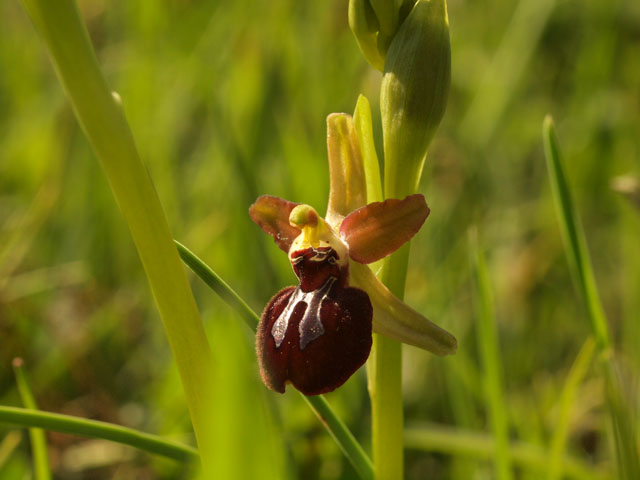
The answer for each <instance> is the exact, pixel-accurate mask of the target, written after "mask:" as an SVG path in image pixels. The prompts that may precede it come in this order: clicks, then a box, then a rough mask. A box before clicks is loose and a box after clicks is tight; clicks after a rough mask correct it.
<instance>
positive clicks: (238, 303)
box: [175, 241, 373, 479]
mask: <svg viewBox="0 0 640 480" xmlns="http://www.w3.org/2000/svg"><path fill="white" fill-rule="evenodd" d="M175 244H176V246H177V248H178V252H179V253H180V257H182V260H183V261H184V263H185V264H186V265H187V266H188V267H189V268H190V269H191V270H192V271H193V273H195V274H196V275H197V276H198V277H200V279H201V280H202V281H203V282H204V283H205V284H207V285H208V286H209V287H211V289H212V290H213V291H214V292H215V293H216V294H217V295H218V296H219V297H220V298H221V299H222V300H224V301H225V302H226V303H227V304H228V305H229V306H230V307H232V308H233V309H235V310H236V311H237V312H238V313H239V314H240V316H241V317H242V318H243V320H244V321H245V323H246V324H247V325H248V326H249V328H251V330H253V331H254V332H255V330H256V327H257V325H258V322H259V321H260V317H259V316H258V314H257V313H256V312H255V311H254V310H253V309H251V307H249V305H247V303H246V302H245V301H244V300H243V299H242V297H240V295H238V294H237V293H236V292H235V291H234V290H233V289H232V288H231V287H230V286H229V284H227V283H226V282H225V281H224V280H222V278H220V276H219V275H218V274H217V273H215V272H214V271H213V269H212V268H211V267H209V266H208V265H207V264H206V263H204V262H203V261H202V260H201V259H200V258H199V257H198V256H196V254H194V253H193V252H192V251H191V250H189V249H188V248H187V247H185V246H184V245H182V244H181V243H180V242H178V241H175ZM300 395H301V396H302V397H303V398H304V399H305V401H306V402H307V404H308V405H309V407H311V409H312V410H313V412H314V413H315V414H316V415H317V416H318V418H319V419H320V421H321V422H322V424H323V425H324V427H325V428H326V429H327V431H328V432H329V434H330V435H331V436H332V437H333V439H334V440H335V441H336V443H337V444H338V446H339V447H340V449H341V450H342V452H343V453H344V455H345V456H346V457H347V459H348V460H349V462H351V465H353V467H354V468H355V470H356V471H357V472H358V474H359V475H360V478H363V479H372V478H373V465H372V463H371V460H370V459H369V457H368V456H367V454H366V453H365V452H364V450H363V449H362V446H361V445H360V444H359V443H358V441H357V440H356V439H355V437H354V436H353V434H352V433H351V431H350V430H349V429H348V428H347V426H346V425H345V424H344V422H343V421H342V420H341V419H340V417H338V415H336V413H335V412H334V411H333V409H332V408H331V405H329V402H327V400H326V398H325V397H324V396H323V395H316V396H313V397H307V396H305V395H302V394H300Z"/></svg>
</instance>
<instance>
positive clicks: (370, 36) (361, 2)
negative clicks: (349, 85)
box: [349, 0, 384, 71]
mask: <svg viewBox="0 0 640 480" xmlns="http://www.w3.org/2000/svg"><path fill="white" fill-rule="evenodd" d="M349 27H350V28H351V31H352V32H353V35H354V36H355V37H356V41H357V42H358V46H359V47H360V51H362V54H363V55H364V58H365V59H366V60H367V62H369V64H370V65H371V66H372V67H373V68H375V69H376V70H380V71H382V70H383V69H384V54H383V53H381V52H380V50H379V49H378V30H379V29H380V24H379V23H378V18H377V17H376V14H375V12H374V10H373V8H372V7H371V4H370V3H369V1H368V0H349Z"/></svg>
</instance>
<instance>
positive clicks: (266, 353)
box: [249, 114, 457, 395]
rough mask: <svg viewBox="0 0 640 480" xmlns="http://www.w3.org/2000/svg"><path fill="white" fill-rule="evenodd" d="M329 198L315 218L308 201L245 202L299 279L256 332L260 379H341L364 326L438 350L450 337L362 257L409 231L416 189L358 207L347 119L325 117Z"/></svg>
mask: <svg viewBox="0 0 640 480" xmlns="http://www.w3.org/2000/svg"><path fill="white" fill-rule="evenodd" d="M327 127H328V135H327V139H328V140H327V143H328V147H329V167H330V177H331V182H330V183H331V185H330V187H331V188H330V195H329V205H328V208H327V215H326V217H325V218H324V219H323V218H322V217H320V216H319V215H318V213H317V212H316V211H315V210H314V209H313V208H312V207H310V206H309V205H304V204H297V203H293V202H289V201H287V200H283V199H281V198H278V197H274V196H270V195H263V196H261V197H260V198H258V199H257V201H256V202H255V203H254V204H253V205H252V206H251V208H250V209H249V214H250V216H251V218H252V219H253V221H254V222H256V223H257V224H258V225H259V226H260V227H261V228H262V230H264V231H265V232H266V233H268V234H269V235H271V236H272V237H273V238H274V240H275V243H276V244H277V246H278V247H280V248H281V249H282V250H283V251H285V252H286V253H287V254H288V256H289V260H290V262H291V265H292V267H293V271H294V273H295V274H296V276H297V277H298V285H297V286H290V287H286V288H284V289H282V290H281V291H279V292H278V293H277V294H276V295H275V296H274V297H273V298H272V299H271V301H270V302H269V303H268V304H267V306H266V308H265V309H264V312H263V313H262V317H261V320H260V324H259V326H258V331H257V335H256V350H257V354H258V361H259V364H260V372H261V376H262V379H263V381H264V383H265V384H266V385H267V386H268V387H269V388H271V389H272V390H275V391H277V392H281V393H283V392H284V391H285V386H286V384H287V383H288V382H290V383H292V384H293V386H294V387H295V388H297V389H298V390H300V391H301V392H302V393H304V394H305V395H317V394H321V393H326V392H330V391H332V390H334V389H336V388H337V387H339V386H340V385H342V384H343V383H344V382H345V381H346V380H347V379H348V378H349V377H350V376H351V375H352V374H353V373H354V372H355V371H356V370H357V369H358V368H360V367H361V366H362V365H363V364H364V362H365V361H366V360H367V357H368V356H369V352H370V350H371V343H372V340H371V333H372V330H373V331H375V332H377V333H381V334H384V335H387V336H389V337H392V338H395V339H397V340H400V341H402V342H405V343H408V344H411V345H415V346H417V347H420V348H424V349H426V350H429V351H431V352H433V353H435V354H438V355H447V354H451V353H454V352H455V350H456V345H457V344H456V339H455V338H454V337H453V336H452V335H451V334H450V333H448V332H447V331H445V330H443V329H442V328H440V327H438V326H437V325H435V324H434V323H432V322H430V321H429V320H427V319H426V318H425V317H423V316H422V315H420V314H419V313H418V312H416V311H415V310H413V309H412V308H411V307H409V306H408V305H406V304H405V303H404V302H402V301H401V300H400V299H398V298H397V297H396V296H394V295H393V294H392V293H391V292H390V291H389V290H388V289H387V288H386V287H385V286H384V284H382V282H380V281H379V280H378V278H377V277H376V276H375V274H374V273H373V272H372V270H371V269H370V267H368V266H367V264H371V263H373V262H376V261H378V260H380V259H382V258H384V257H386V256H387V255H389V254H391V253H392V252H394V251H395V250H397V249H398V248H399V247H400V246H402V245H403V244H404V243H405V242H407V241H409V240H410V239H411V238H412V237H413V235H415V234H416V233H417V232H418V230H419V229H420V227H421V226H422V224H423V223H424V221H425V220H426V218H427V216H428V215H429V208H428V207H427V204H426V202H425V199H424V197H423V196H422V195H420V194H415V195H409V196H408V197H406V198H404V199H401V200H400V199H387V200H385V201H383V202H373V203H369V204H366V205H365V203H366V188H367V187H366V181H365V174H364V168H363V165H362V155H361V150H360V144H359V141H358V137H357V134H356V131H355V128H354V126H353V121H352V119H351V116H349V115H347V114H333V115H330V116H329V117H328V119H327Z"/></svg>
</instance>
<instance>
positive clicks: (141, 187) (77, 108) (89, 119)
mask: <svg viewBox="0 0 640 480" xmlns="http://www.w3.org/2000/svg"><path fill="white" fill-rule="evenodd" d="M22 5H23V6H24V8H25V10H26V11H27V13H28V14H29V17H30V18H31V21H32V22H33V24H34V26H35V27H36V30H37V31H38V33H39V34H40V36H41V37H42V39H43V40H44V43H45V45H46V47H47V49H48V51H49V53H50V56H51V60H52V62H53V65H54V69H55V71H56V74H57V76H58V79H59V80H60V83H61V85H62V86H63V88H64V90H65V92H66V94H67V96H68V98H69V100H70V102H71V104H72V106H73V109H74V112H75V114H76V117H77V118H78V120H79V123H80V125H81V126H82V129H83V131H84V133H85V134H86V136H87V138H88V140H89V142H90V143H91V146H92V147H93V150H94V151H95V153H96V155H97V157H98V158H99V160H100V162H101V165H102V168H103V170H104V172H105V174H106V177H107V179H108V181H109V185H110V187H111V190H112V191H113V194H114V196H115V198H116V201H117V204H118V206H119V207H120V210H121V211H122V214H123V215H124V218H125V220H126V222H127V225H128V227H129V230H130V232H131V236H132V238H133V241H134V243H135V245H136V248H137V251H138V254H139V256H140V260H141V261H142V265H143V267H144V270H145V273H146V276H147V279H148V281H149V285H150V287H151V290H152V292H153V296H154V299H155V301H156V305H157V307H158V310H159V312H160V317H161V318H162V322H163V325H164V328H165V331H166V334H167V338H168V340H169V344H170V345H171V350H172V353H173V355H174V358H175V360H176V365H177V367H178V371H179V373H180V378H181V381H182V387H183V389H184V393H185V398H186V402H187V405H188V407H189V413H190V415H191V422H192V425H193V428H194V431H195V434H196V437H197V441H198V447H199V448H200V450H201V452H202V455H201V458H202V460H203V462H204V464H203V468H204V472H205V474H208V473H210V470H209V462H212V457H213V456H214V453H215V450H214V448H213V445H214V444H215V441H214V440H215V438H214V437H215V428H214V427H213V425H211V424H210V421H209V418H210V416H209V411H210V409H211V408H214V406H215V398H214V396H213V391H212V383H213V365H212V360H211V351H210V349H209V344H208V342H207V338H206V335H205V331H204V327H203V325H202V321H201V318H200V314H199V312H198V309H197V306H196V303H195V299H194V298H193V293H192V292H191V289H190V287H189V283H188V282H187V278H186V274H185V271H184V268H183V266H182V264H181V262H180V258H179V256H178V254H177V252H176V250H175V246H174V245H173V236H172V235H171V232H170V229H169V224H168V222H167V218H166V215H165V213H164V210H163V209H162V205H161V204H160V199H159V198H158V194H157V193H156V190H155V188H154V185H153V183H152V181H151V178H150V177H149V173H148V171H147V169H146V168H145V166H144V164H143V163H142V161H141V159H140V156H139V154H138V151H137V147H136V145H135V142H134V139H133V134H132V133H131V129H130V128H129V125H128V123H127V120H126V118H125V115H124V109H123V108H122V104H121V102H120V99H119V96H117V95H114V93H113V92H112V91H111V89H110V88H109V86H108V84H107V81H106V79H105V77H104V75H103V73H102V71H101V69H100V66H99V64H98V60H97V58H96V54H95V52H94V50H93V46H92V45H91V41H90V39H89V34H88V32H87V29H86V26H85V25H84V23H83V20H82V18H81V17H80V13H79V11H78V7H77V5H76V4H75V2H74V1H73V0H59V1H56V2H50V1H48V0H22ZM149 113H151V112H149ZM209 476H210V475H209Z"/></svg>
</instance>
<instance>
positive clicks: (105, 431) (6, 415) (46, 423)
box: [0, 406, 198, 462]
mask: <svg viewBox="0 0 640 480" xmlns="http://www.w3.org/2000/svg"><path fill="white" fill-rule="evenodd" d="M0 422H3V423H11V424H13V425H20V426H23V427H37V428H42V429H45V430H52V431H54V432H62V433H69V434H71V435H78V436H81V437H91V438H103V439H105V440H111V441H113V442H117V443H122V444H124V445H130V446H132V447H135V448H138V449H140V450H144V451H146V452H149V453H153V454H156V455H161V456H163V457H167V458H171V459H174V460H178V461H180V462H191V461H196V460H198V451H197V450H196V449H195V448H193V447H190V446H187V445H183V444H180V443H176V442H171V441H168V440H163V439H162V438H160V437H157V436H155V435H150V434H148V433H143V432H139V431H138V430H134V429H132V428H127V427H122V426H120V425H114V424H112V423H106V422H99V421H97V420H87V419H85V418H78V417H73V416H70V415H61V414H59V413H50V412H43V411H41V410H30V409H26V408H17V407H5V406H0Z"/></svg>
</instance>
